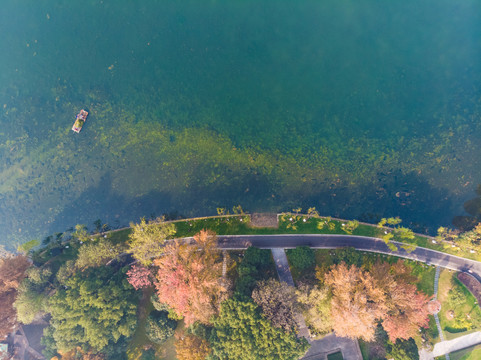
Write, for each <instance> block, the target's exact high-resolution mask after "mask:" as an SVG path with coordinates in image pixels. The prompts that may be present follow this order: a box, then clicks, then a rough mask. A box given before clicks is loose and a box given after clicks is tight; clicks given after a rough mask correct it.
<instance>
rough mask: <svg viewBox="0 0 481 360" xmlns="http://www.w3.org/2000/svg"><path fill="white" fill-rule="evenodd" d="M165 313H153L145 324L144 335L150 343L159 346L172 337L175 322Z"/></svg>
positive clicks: (175, 325)
mask: <svg viewBox="0 0 481 360" xmlns="http://www.w3.org/2000/svg"><path fill="white" fill-rule="evenodd" d="M168 315H169V314H168V313H167V312H166V311H153V312H152V313H150V315H149V317H148V318H147V322H146V324H145V333H146V334H147V337H148V338H149V340H150V341H152V342H154V343H156V344H161V343H163V342H164V341H165V340H167V339H168V338H169V337H171V336H172V335H174V331H175V328H176V327H177V322H176V321H175V320H172V319H170V318H169V316H168Z"/></svg>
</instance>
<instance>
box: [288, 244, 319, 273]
mask: <svg viewBox="0 0 481 360" xmlns="http://www.w3.org/2000/svg"><path fill="white" fill-rule="evenodd" d="M287 256H288V258H289V263H290V264H291V265H292V266H294V267H295V268H296V269H298V270H299V271H305V270H307V269H310V268H313V267H314V265H315V264H316V258H315V255H314V251H313V250H312V249H311V248H310V247H309V246H298V247H296V248H295V249H289V250H287Z"/></svg>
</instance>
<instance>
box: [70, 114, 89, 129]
mask: <svg viewBox="0 0 481 360" xmlns="http://www.w3.org/2000/svg"><path fill="white" fill-rule="evenodd" d="M88 114H89V113H88V112H87V111H85V110H84V109H82V110H80V112H79V113H78V114H77V117H76V118H75V123H74V124H73V126H72V130H73V131H75V132H76V133H79V132H80V130H82V126H84V124H85V122H86V121H87V116H88Z"/></svg>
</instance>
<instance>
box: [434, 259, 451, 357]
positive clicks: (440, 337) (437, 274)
mask: <svg viewBox="0 0 481 360" xmlns="http://www.w3.org/2000/svg"><path fill="white" fill-rule="evenodd" d="M440 273H441V268H440V267H439V266H436V274H435V275H434V299H435V300H437V299H438V283H439V274H440ZM434 320H435V321H436V327H437V328H438V333H439V339H441V341H444V340H446V339H445V338H444V334H443V329H442V328H441V323H440V322H439V316H438V314H434ZM446 360H451V359H450V358H449V354H446Z"/></svg>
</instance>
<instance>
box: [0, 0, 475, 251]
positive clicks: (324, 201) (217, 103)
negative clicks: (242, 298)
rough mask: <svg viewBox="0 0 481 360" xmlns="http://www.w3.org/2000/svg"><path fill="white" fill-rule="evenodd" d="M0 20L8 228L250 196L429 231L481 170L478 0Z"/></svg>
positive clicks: (148, 5)
mask: <svg viewBox="0 0 481 360" xmlns="http://www.w3.org/2000/svg"><path fill="white" fill-rule="evenodd" d="M0 33H1V34H2V36H0V54H1V55H0V238H1V239H2V240H1V242H2V243H6V244H8V245H10V246H13V245H15V244H18V243H20V242H24V241H26V240H29V239H32V238H39V239H41V238H42V237H44V236H46V235H48V234H51V233H54V232H57V231H63V230H65V229H66V228H67V227H69V226H73V225H75V224H77V223H83V224H87V225H89V227H92V222H93V221H95V220H96V219H98V218H100V219H101V220H102V221H103V222H108V223H109V224H111V225H112V226H121V225H127V224H128V223H129V221H137V220H138V219H139V218H140V217H141V216H147V217H150V216H156V215H160V214H163V213H170V214H179V215H183V216H192V215H209V214H214V213H215V212H216V208H217V207H226V208H232V206H234V205H237V204H240V205H242V206H243V207H244V209H247V210H249V211H251V212H252V211H279V210H291V209H292V208H296V207H299V206H300V207H304V208H307V207H310V206H315V207H316V208H317V209H318V210H319V212H320V213H321V214H325V215H333V216H341V217H346V218H357V219H360V220H367V221H376V220H378V219H379V218H380V217H386V216H400V217H401V218H402V219H403V220H404V224H406V225H411V226H412V227H413V228H414V229H416V230H418V231H421V232H423V231H433V229H435V228H436V227H437V226H440V225H449V224H450V222H451V219H452V218H453V216H454V215H460V214H463V211H464V210H463V203H464V202H465V201H466V200H467V199H469V198H471V197H473V196H474V191H473V190H474V189H475V187H476V185H477V184H478V183H479V182H481V164H480V162H481V156H480V149H481V121H480V119H481V117H480V114H481V111H480V110H481V89H480V84H481V61H480V59H481V42H480V40H479V39H481V2H480V1H478V0H464V1H456V0H436V1H434V0H426V1H419V0H416V1H414V0H407V1H385V0H369V1H367V0H365V1H362V0H361V1H359V0H318V1H280V0H276V1H274V0H270V1H266V0H256V1H249V0H245V1H240V0H235V1H234V0H231V1H227V0H226V1H209V0H205V1H180V0H176V1H173V0H172V1H167V0H166V1H153V0H144V1H124V0H115V1H114V0H104V1H98V0H96V1H93V0H83V1H78V0H63V1H62V0H60V1H59V0H55V1H53V0H40V1H35V2H32V1H25V0H4V1H2V7H1V8H0ZM82 108H85V109H87V110H88V111H89V112H90V115H89V117H88V120H87V122H86V124H85V126H84V129H83V130H82V132H81V133H80V134H75V133H73V132H72V131H71V130H70V129H71V126H72V124H73V121H74V119H75V115H76V114H77V113H78V111H79V110H80V109H82Z"/></svg>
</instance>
